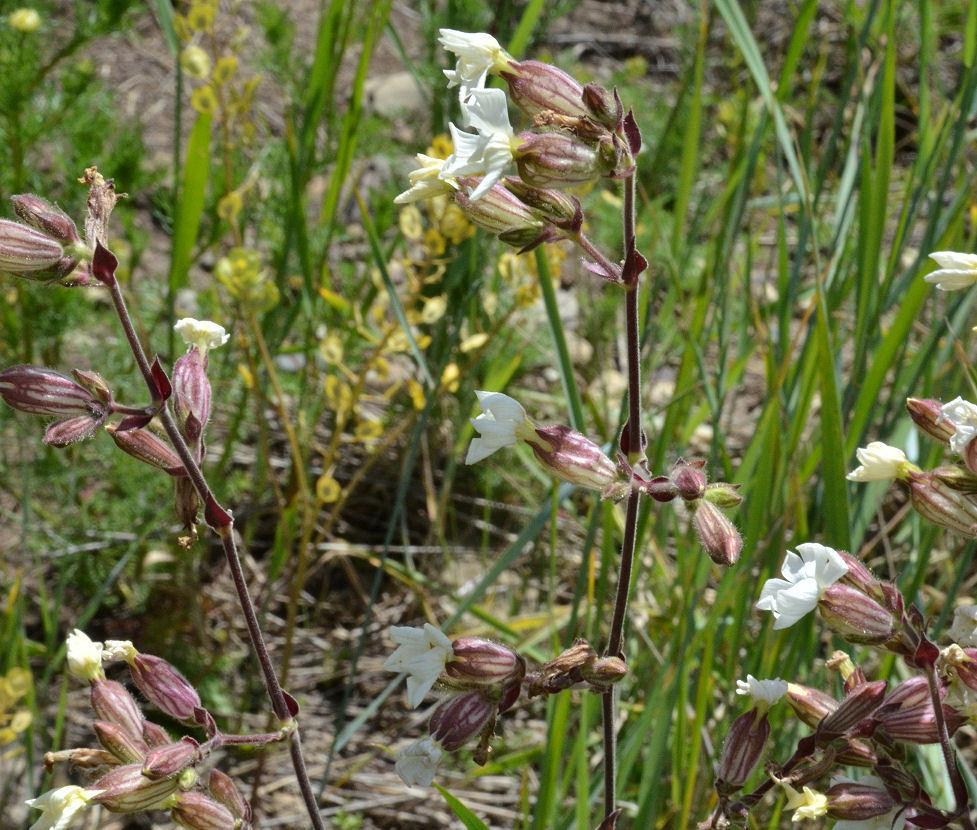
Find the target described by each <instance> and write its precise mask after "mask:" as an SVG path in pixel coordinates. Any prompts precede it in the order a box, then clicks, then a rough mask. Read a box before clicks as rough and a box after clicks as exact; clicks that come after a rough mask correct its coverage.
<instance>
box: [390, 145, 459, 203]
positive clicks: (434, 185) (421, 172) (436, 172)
mask: <svg viewBox="0 0 977 830" xmlns="http://www.w3.org/2000/svg"><path fill="white" fill-rule="evenodd" d="M417 160H418V161H419V162H420V163H421V166H420V167H418V168H417V169H416V170H412V171H411V172H410V173H408V174H407V178H408V179H409V180H410V189H409V190H405V191H404V192H403V193H401V194H400V195H399V196H397V197H396V198H394V204H395V205H406V204H408V203H410V202H419V201H421V200H422V199H430V198H431V197H432V196H440V195H441V194H442V193H449V192H451V191H452V190H457V189H458V185H457V184H456V183H455V181H454V179H450V178H449V179H442V178H440V173H441V168H442V167H444V159H439V158H434V157H433V156H426V155H424V153H418V154H417Z"/></svg>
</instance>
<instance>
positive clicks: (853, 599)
mask: <svg viewBox="0 0 977 830" xmlns="http://www.w3.org/2000/svg"><path fill="white" fill-rule="evenodd" d="M818 611H820V612H821V618H822V619H823V620H824V621H825V622H826V623H827V625H828V627H829V628H830V629H831V630H832V631H834V632H835V634H837V635H838V636H839V637H843V638H844V639H845V640H847V641H848V642H850V643H860V644H865V645H882V644H884V643H886V642H888V641H889V640H890V639H892V637H893V634H894V633H895V626H894V623H893V619H892V613H891V612H890V611H888V610H887V609H885V608H883V607H882V606H881V605H879V603H877V602H876V601H875V600H873V599H872V598H871V597H868V596H866V595H865V594H863V593H862V592H861V591H859V590H858V589H856V588H852V587H851V586H850V585H846V584H844V583H842V582H836V583H835V584H834V585H831V586H829V587H828V588H827V589H825V590H824V592H823V593H822V594H821V599H820V600H818Z"/></svg>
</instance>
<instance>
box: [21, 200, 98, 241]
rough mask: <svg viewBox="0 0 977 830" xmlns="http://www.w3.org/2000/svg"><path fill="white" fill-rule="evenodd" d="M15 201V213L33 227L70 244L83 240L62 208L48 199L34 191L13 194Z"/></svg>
mask: <svg viewBox="0 0 977 830" xmlns="http://www.w3.org/2000/svg"><path fill="white" fill-rule="evenodd" d="M10 201H11V202H13V203H14V213H16V214H17V216H19V217H20V218H21V219H22V220H23V221H24V222H26V223H27V224H28V225H30V226H31V227H32V228H36V229H37V230H39V231H40V232H41V233H43V234H46V235H47V236H50V237H52V238H53V239H56V240H58V241H59V242H64V243H68V244H74V243H77V242H81V237H80V236H79V235H78V228H76V227H75V223H74V222H73V221H72V220H71V217H70V216H68V214H67V213H65V212H64V211H63V210H61V208H59V207H58V206H57V205H52V204H51V203H50V202H49V201H47V199H42V198H41V197H40V196H35V195H34V194H33V193H21V194H20V195H18V196H11V197H10Z"/></svg>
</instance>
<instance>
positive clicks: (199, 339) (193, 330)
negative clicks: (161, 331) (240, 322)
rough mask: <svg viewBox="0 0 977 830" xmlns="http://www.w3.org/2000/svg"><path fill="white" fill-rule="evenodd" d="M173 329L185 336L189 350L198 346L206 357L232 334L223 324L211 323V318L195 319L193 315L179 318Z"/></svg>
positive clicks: (184, 339)
mask: <svg viewBox="0 0 977 830" xmlns="http://www.w3.org/2000/svg"><path fill="white" fill-rule="evenodd" d="M173 330H174V331H175V332H176V333H177V334H179V335H180V337H182V338H183V342H184V343H186V344H187V351H190V349H192V348H193V347H194V346H196V347H197V348H198V349H199V350H200V354H201V356H202V357H206V356H207V352H208V351H210V350H211V349H216V348H217V347H218V346H223V345H224V344H225V343H226V342H227V341H228V339H229V338H230V336H231V335H229V334H228V333H227V332H226V331H224V327H223V326H219V325H217V323H211V322H210V320H194V319H193V317H184V318H183V319H182V320H177V321H176V325H175V326H173Z"/></svg>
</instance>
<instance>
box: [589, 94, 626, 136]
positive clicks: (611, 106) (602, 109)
mask: <svg viewBox="0 0 977 830" xmlns="http://www.w3.org/2000/svg"><path fill="white" fill-rule="evenodd" d="M583 103H584V106H585V107H586V108H587V114H588V115H589V116H590V117H591V118H592V119H594V121H596V122H597V123H598V124H603V125H604V126H605V127H607V129H609V130H614V129H616V128H617V126H618V125H619V124H620V123H621V121H622V120H623V119H624V106H623V105H622V104H621V99H620V98H619V97H618V96H617V94H616V93H615V94H612V93H610V92H608V90H606V89H605V88H604V87H602V86H598V85H597V84H586V85H585V86H584V88H583Z"/></svg>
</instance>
